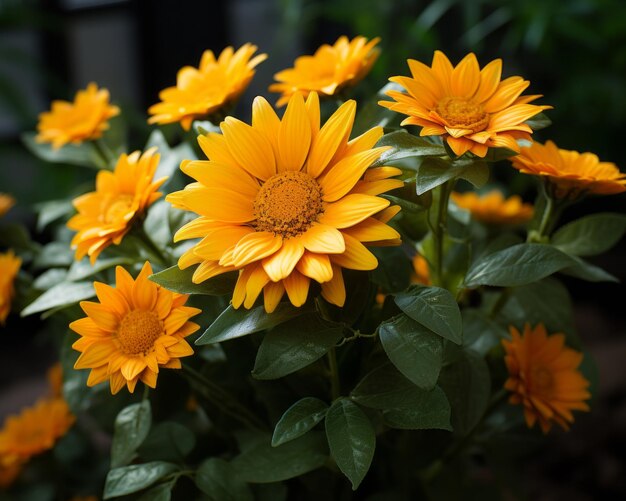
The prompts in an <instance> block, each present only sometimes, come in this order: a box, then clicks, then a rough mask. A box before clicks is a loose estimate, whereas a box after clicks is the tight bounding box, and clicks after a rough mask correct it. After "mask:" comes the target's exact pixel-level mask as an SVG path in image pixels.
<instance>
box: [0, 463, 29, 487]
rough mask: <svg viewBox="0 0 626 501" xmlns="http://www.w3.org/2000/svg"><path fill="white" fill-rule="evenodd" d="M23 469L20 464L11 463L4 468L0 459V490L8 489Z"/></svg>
mask: <svg viewBox="0 0 626 501" xmlns="http://www.w3.org/2000/svg"><path fill="white" fill-rule="evenodd" d="M23 467H24V466H23V464H22V463H11V464H10V465H6V466H5V465H4V463H3V460H2V457H0V489H8V488H9V487H10V486H11V485H12V484H13V482H15V480H16V479H17V477H19V475H20V473H22V468H23Z"/></svg>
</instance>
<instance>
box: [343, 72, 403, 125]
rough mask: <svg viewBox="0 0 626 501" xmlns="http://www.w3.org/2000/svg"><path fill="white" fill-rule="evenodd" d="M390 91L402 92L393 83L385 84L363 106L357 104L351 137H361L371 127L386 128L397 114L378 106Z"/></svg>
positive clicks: (400, 88) (399, 87)
mask: <svg viewBox="0 0 626 501" xmlns="http://www.w3.org/2000/svg"><path fill="white" fill-rule="evenodd" d="M390 90H399V91H401V90H402V86H400V85H398V84H397V83H394V82H389V83H387V84H385V85H384V86H383V87H382V88H381V89H380V90H379V91H378V92H377V93H376V95H374V96H372V98H371V99H369V100H368V101H367V102H366V103H365V104H361V103H359V107H358V109H357V114H356V118H355V120H354V126H353V127H352V134H353V136H357V135H361V134H363V133H364V132H367V131H368V130H370V129H371V128H372V127H376V126H380V127H386V126H387V125H388V124H390V123H391V122H392V121H393V120H394V119H396V118H397V116H398V114H397V113H396V112H395V111H391V110H389V109H387V108H384V107H382V106H380V105H379V104H378V101H380V100H381V99H387V98H388V97H389V96H387V92H388V91H390Z"/></svg>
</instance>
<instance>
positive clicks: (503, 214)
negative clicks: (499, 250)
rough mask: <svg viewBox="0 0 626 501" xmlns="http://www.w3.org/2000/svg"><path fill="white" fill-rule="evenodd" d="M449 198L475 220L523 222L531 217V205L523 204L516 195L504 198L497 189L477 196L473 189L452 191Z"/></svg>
mask: <svg viewBox="0 0 626 501" xmlns="http://www.w3.org/2000/svg"><path fill="white" fill-rule="evenodd" d="M451 198H452V200H453V201H454V203H455V204H456V205H457V206H458V207H460V208H461V209H465V210H467V211H469V212H470V214H471V215H472V217H473V218H474V219H475V220H476V221H480V222H482V223H487V224H511V225H515V224H523V223H526V222H528V221H530V220H531V219H532V217H533V206H532V205H531V204H525V203H524V202H522V199H521V198H520V197H518V196H517V195H513V196H511V197H509V198H506V199H505V198H504V196H503V195H502V193H501V192H500V191H498V190H493V191H490V192H489V193H486V194H485V195H482V196H479V195H478V194H477V193H474V192H473V191H470V192H467V193H457V192H453V193H452V194H451Z"/></svg>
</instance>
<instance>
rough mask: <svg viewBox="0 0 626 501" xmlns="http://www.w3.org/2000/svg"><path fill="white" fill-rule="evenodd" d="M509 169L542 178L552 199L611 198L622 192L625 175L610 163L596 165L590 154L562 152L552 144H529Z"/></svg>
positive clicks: (624, 184) (592, 155) (548, 142)
mask: <svg viewBox="0 0 626 501" xmlns="http://www.w3.org/2000/svg"><path fill="white" fill-rule="evenodd" d="M511 160H512V162H513V167H515V168H516V169H517V170H519V171H520V172H523V173H524V174H532V175H534V176H542V177H544V178H545V179H546V180H547V181H548V184H549V187H550V191H551V192H552V194H553V195H554V196H555V197H556V198H570V199H574V198H577V197H579V196H580V195H583V194H586V193H591V194H594V195H613V194H616V193H622V192H624V191H626V174H624V173H622V172H620V170H619V169H618V168H617V166H616V165H615V164H614V163H612V162H600V159H599V158H598V157H597V155H594V154H593V153H579V152H577V151H570V150H562V149H560V148H558V147H557V145H556V144H554V143H553V142H552V141H547V142H546V144H545V145H542V144H540V143H533V144H531V145H530V146H527V147H524V148H522V149H521V153H520V154H519V155H518V156H516V157H513V158H512V159H511Z"/></svg>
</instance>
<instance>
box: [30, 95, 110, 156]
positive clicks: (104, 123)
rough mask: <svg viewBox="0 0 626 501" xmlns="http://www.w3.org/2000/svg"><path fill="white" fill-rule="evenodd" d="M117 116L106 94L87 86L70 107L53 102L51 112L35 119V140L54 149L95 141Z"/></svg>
mask: <svg viewBox="0 0 626 501" xmlns="http://www.w3.org/2000/svg"><path fill="white" fill-rule="evenodd" d="M119 113H120V109H119V108H118V107H117V106H113V105H111V104H109V91H108V90H106V89H98V86H97V85H96V84H95V83H90V84H89V85H87V89H85V90H79V91H78V92H77V93H76V97H75V98H74V102H73V103H69V102H67V101H53V102H52V109H51V110H50V111H46V112H44V113H41V114H40V115H39V123H38V124H37V131H38V132H39V134H38V135H37V137H36V140H37V142H39V143H52V147H53V148H54V149H58V148H60V147H61V146H63V145H65V144H67V143H74V144H80V143H82V142H83V141H89V140H92V139H97V138H99V137H102V133H103V132H104V131H105V130H107V129H108V128H109V123H108V120H109V119H110V118H112V117H114V116H116V115H118V114H119Z"/></svg>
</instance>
